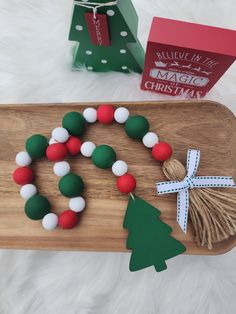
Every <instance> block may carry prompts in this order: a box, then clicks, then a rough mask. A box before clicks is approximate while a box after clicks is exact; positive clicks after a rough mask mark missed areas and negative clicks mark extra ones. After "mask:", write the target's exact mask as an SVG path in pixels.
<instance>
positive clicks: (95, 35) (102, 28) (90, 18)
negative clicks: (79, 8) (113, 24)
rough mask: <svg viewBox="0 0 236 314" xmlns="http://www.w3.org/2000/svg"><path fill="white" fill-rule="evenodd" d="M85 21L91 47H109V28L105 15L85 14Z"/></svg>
mask: <svg viewBox="0 0 236 314" xmlns="http://www.w3.org/2000/svg"><path fill="white" fill-rule="evenodd" d="M85 20H86V23H87V26H88V31H89V35H90V40H91V43H92V44H93V45H98V46H110V37H109V28H108V22H107V15H106V14H98V13H96V15H95V18H94V14H93V13H90V12H87V13H85Z"/></svg>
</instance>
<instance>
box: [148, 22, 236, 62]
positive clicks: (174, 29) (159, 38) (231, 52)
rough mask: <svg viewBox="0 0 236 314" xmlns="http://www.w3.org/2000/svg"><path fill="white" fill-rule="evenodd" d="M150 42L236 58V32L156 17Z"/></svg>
mask: <svg viewBox="0 0 236 314" xmlns="http://www.w3.org/2000/svg"><path fill="white" fill-rule="evenodd" d="M149 42H156V43H160V44H165V45H171V46H178V47H186V48H190V49H196V50H202V51H210V52H213V53H218V54H222V55H228V56H234V57H235V56H236V31H235V30H231V29H225V28H220V27H213V26H207V25H202V24H195V23H189V22H184V21H176V20H171V19H166V18H160V17H154V18H153V21H152V27H151V31H150V34H149Z"/></svg>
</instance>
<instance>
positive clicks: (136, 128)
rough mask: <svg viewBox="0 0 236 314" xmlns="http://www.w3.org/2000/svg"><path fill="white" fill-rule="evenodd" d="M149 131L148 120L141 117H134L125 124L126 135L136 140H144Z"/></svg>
mask: <svg viewBox="0 0 236 314" xmlns="http://www.w3.org/2000/svg"><path fill="white" fill-rule="evenodd" d="M148 130H149V123H148V120H147V119H146V118H145V117H143V116H140V115H134V116H131V117H129V118H128V120H127V121H126V123H125V132H126V134H127V135H128V136H129V137H131V138H134V139H142V138H143V137H144V135H145V134H146V133H147V132H148Z"/></svg>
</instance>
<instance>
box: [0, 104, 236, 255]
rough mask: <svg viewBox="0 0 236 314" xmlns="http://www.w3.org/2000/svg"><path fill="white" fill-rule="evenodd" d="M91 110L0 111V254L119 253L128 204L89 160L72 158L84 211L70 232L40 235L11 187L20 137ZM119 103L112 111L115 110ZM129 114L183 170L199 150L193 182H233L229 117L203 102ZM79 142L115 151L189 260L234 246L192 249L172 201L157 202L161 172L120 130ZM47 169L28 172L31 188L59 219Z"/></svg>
mask: <svg viewBox="0 0 236 314" xmlns="http://www.w3.org/2000/svg"><path fill="white" fill-rule="evenodd" d="M95 105H97V104H91V103H84V104H40V105H39V104H34V105H2V106H0V125H1V138H0V144H1V150H0V175H1V176H0V177H1V180H0V247H1V248H17V249H18V248H24V249H56V250H90V251H126V248H125V244H126V237H127V231H126V230H124V229H123V228H122V222H123V216H124V213H125V209H126V205H127V196H126V195H121V194H120V193H119V192H118V191H117V189H116V181H115V177H114V176H113V175H112V173H111V171H110V170H107V171H104V170H101V169H97V168H95V166H93V165H92V163H91V160H90V158H84V157H83V156H81V155H80V156H78V157H76V158H71V159H70V163H71V165H72V170H73V171H75V172H77V173H79V174H81V176H82V177H83V179H84V181H85V183H86V187H87V188H86V191H85V198H86V202H87V208H86V210H85V211H84V214H83V216H82V219H81V222H80V224H79V225H78V227H76V228H75V229H73V230H58V229H57V230H55V231H52V232H48V231H45V230H44V229H43V228H42V226H41V221H31V220H29V219H28V218H27V217H26V216H25V214H24V210H23V208H24V200H22V199H21V197H20V196H19V186H17V185H16V184H14V183H13V182H12V179H11V175H12V172H13V170H14V169H15V168H16V164H15V161H14V160H15V155H16V153H17V152H19V151H21V150H24V143H25V140H26V138H27V137H29V136H30V135H32V134H35V133H42V134H44V135H46V136H48V137H50V133H51V130H52V129H53V128H55V127H57V126H59V125H60V124H61V119H62V117H63V115H64V114H65V113H66V112H69V111H73V110H78V111H80V112H82V110H83V109H84V108H85V107H88V106H95ZM119 105H121V103H114V106H119ZM123 105H125V106H126V107H127V108H129V110H130V112H131V113H137V114H143V115H144V116H146V117H147V118H148V120H149V122H150V125H151V130H153V131H156V132H157V133H158V134H159V137H160V138H161V139H163V140H166V141H168V142H170V143H171V144H172V145H173V147H174V151H175V153H174V154H175V157H176V158H178V159H179V160H181V161H182V162H183V163H185V160H186V152H187V150H188V148H190V147H191V148H198V149H200V150H201V152H202V154H201V163H200V167H199V171H198V175H234V176H235V175H236V169H235V165H236V140H235V139H236V124H235V117H234V115H233V114H232V112H230V111H229V110H228V109H227V108H226V107H224V106H223V105H220V104H218V103H215V102H210V101H191V102H187V101H185V102H181V101H177V102H145V103H144V102H142V103H128V104H127V103H125V104H124V103H123ZM83 139H88V140H92V141H94V142H95V143H96V144H102V143H103V144H108V145H111V146H112V147H114V149H115V150H116V152H117V155H118V158H120V159H123V160H125V161H126V162H128V165H129V169H130V171H131V172H132V173H133V174H134V175H135V177H136V179H137V183H138V187H137V190H136V194H137V195H139V196H140V197H142V198H144V199H145V200H147V201H149V202H150V203H151V204H153V205H154V206H156V207H157V208H159V209H160V210H161V211H162V215H161V218H162V220H164V221H165V222H167V223H168V224H169V225H171V226H172V227H173V233H172V235H173V236H174V237H176V238H177V239H179V240H180V241H182V242H183V243H184V244H185V245H186V247H187V253H188V254H211V255H212V254H220V253H224V252H227V251H229V250H230V249H231V248H233V247H234V246H235V244H236V238H235V237H231V238H229V239H228V240H226V241H224V242H221V243H218V244H217V245H215V246H214V248H213V249H212V250H208V249H207V248H204V247H197V246H196V245H195V243H194V236H193V230H192V227H191V223H189V228H188V233H187V235H186V236H185V235H184V234H183V233H182V232H181V230H180V228H179V227H178V225H177V223H176V195H168V196H162V197H158V196H157V195H156V182H157V181H161V180H165V178H164V176H163V174H162V171H161V167H160V164H159V163H158V162H156V161H154V160H153V159H152V157H151V154H150V151H149V150H148V149H145V148H144V146H143V145H142V143H141V142H136V141H134V140H131V139H129V138H128V137H127V136H126V135H125V132H124V126H119V125H118V124H115V123H114V124H112V125H110V126H104V125H101V124H96V125H94V126H90V127H88V130H87V132H86V134H85V135H84V138H83ZM52 167H53V164H52V163H49V162H47V161H46V160H42V161H41V162H36V163H35V164H34V166H33V168H34V170H35V173H37V180H36V183H37V186H38V187H39V190H40V192H41V193H42V194H43V195H45V196H47V197H48V198H49V200H50V201H51V203H52V205H53V210H54V211H56V212H60V211H61V210H63V209H67V206H68V199H66V198H65V197H62V196H61V195H60V193H59V192H58V188H57V182H58V178H57V177H56V176H55V175H54V174H53V171H52Z"/></svg>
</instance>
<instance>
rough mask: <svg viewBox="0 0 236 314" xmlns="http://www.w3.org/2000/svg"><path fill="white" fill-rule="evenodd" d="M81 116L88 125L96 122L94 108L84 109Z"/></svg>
mask: <svg viewBox="0 0 236 314" xmlns="http://www.w3.org/2000/svg"><path fill="white" fill-rule="evenodd" d="M83 116H84V119H85V120H86V121H87V122H88V123H94V122H96V121H97V110H96V109H94V108H86V109H85V110H84V111H83Z"/></svg>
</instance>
